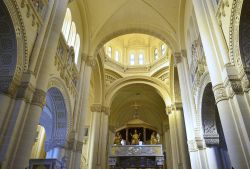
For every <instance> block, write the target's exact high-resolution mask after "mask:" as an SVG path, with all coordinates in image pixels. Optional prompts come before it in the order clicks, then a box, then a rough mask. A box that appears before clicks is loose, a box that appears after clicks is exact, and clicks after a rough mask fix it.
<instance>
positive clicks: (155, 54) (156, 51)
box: [154, 49, 159, 60]
mask: <svg viewBox="0 0 250 169" xmlns="http://www.w3.org/2000/svg"><path fill="white" fill-rule="evenodd" d="M154 58H155V60H157V59H158V58H159V55H158V49H155V51H154Z"/></svg>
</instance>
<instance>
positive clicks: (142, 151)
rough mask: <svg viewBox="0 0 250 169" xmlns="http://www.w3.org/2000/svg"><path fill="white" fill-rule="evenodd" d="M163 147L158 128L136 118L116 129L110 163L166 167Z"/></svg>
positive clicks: (112, 167) (136, 166)
mask: <svg viewBox="0 0 250 169" xmlns="http://www.w3.org/2000/svg"><path fill="white" fill-rule="evenodd" d="M165 158H166V154H165V157H164V153H163V148H162V144H161V139H160V134H159V133H157V129H156V128H154V127H153V126H151V125H150V124H147V123H145V122H143V121H142V120H140V119H138V118H135V119H132V120H131V121H129V122H128V123H126V124H125V125H124V126H122V127H120V128H118V129H116V133H115V136H114V139H113V145H111V146H110V149H109V160H108V165H109V168H110V169H116V168H162V169H163V168H164V159H165Z"/></svg>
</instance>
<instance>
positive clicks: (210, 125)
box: [201, 82, 220, 146]
mask: <svg viewBox="0 0 250 169" xmlns="http://www.w3.org/2000/svg"><path fill="white" fill-rule="evenodd" d="M217 116H218V109H217V105H216V102H215V98H214V94H213V89H212V84H211V82H210V83H208V84H207V85H206V87H205V89H204V92H203V96H202V104H201V119H202V127H203V137H204V140H205V143H206V145H207V146H214V145H219V143H220V140H219V139H220V137H219V132H218V125H217V119H218V117H217Z"/></svg>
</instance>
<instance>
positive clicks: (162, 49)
mask: <svg viewBox="0 0 250 169" xmlns="http://www.w3.org/2000/svg"><path fill="white" fill-rule="evenodd" d="M166 52H167V47H166V45H165V44H162V45H161V55H162V56H164V55H165V54H166Z"/></svg>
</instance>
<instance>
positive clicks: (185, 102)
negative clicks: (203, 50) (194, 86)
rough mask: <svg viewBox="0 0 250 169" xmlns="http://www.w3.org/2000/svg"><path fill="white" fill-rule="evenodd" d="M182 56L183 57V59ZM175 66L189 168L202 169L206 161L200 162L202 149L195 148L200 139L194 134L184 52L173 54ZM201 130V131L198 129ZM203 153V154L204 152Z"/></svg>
mask: <svg viewBox="0 0 250 169" xmlns="http://www.w3.org/2000/svg"><path fill="white" fill-rule="evenodd" d="M183 56H184V57H183ZM174 57H175V64H176V65H177V70H178V77H179V82H180V83H179V84H180V90H181V99H182V106H183V110H184V112H183V115H184V120H185V129H186V136H187V143H188V149H189V157H190V162H191V166H192V168H193V169H199V168H203V169H206V168H204V166H202V164H206V163H207V162H206V160H202V159H203V158H201V157H200V154H202V152H199V151H203V150H202V149H201V150H199V149H198V146H197V142H198V143H199V142H201V140H200V138H201V137H197V136H196V133H197V132H196V133H195V129H196V128H197V127H196V119H195V113H196V109H195V103H194V98H193V96H192V92H191V86H190V78H189V76H190V75H189V69H188V63H187V58H186V57H185V51H182V53H175V54H174ZM200 130H201V129H200ZM204 153H205V152H204Z"/></svg>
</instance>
